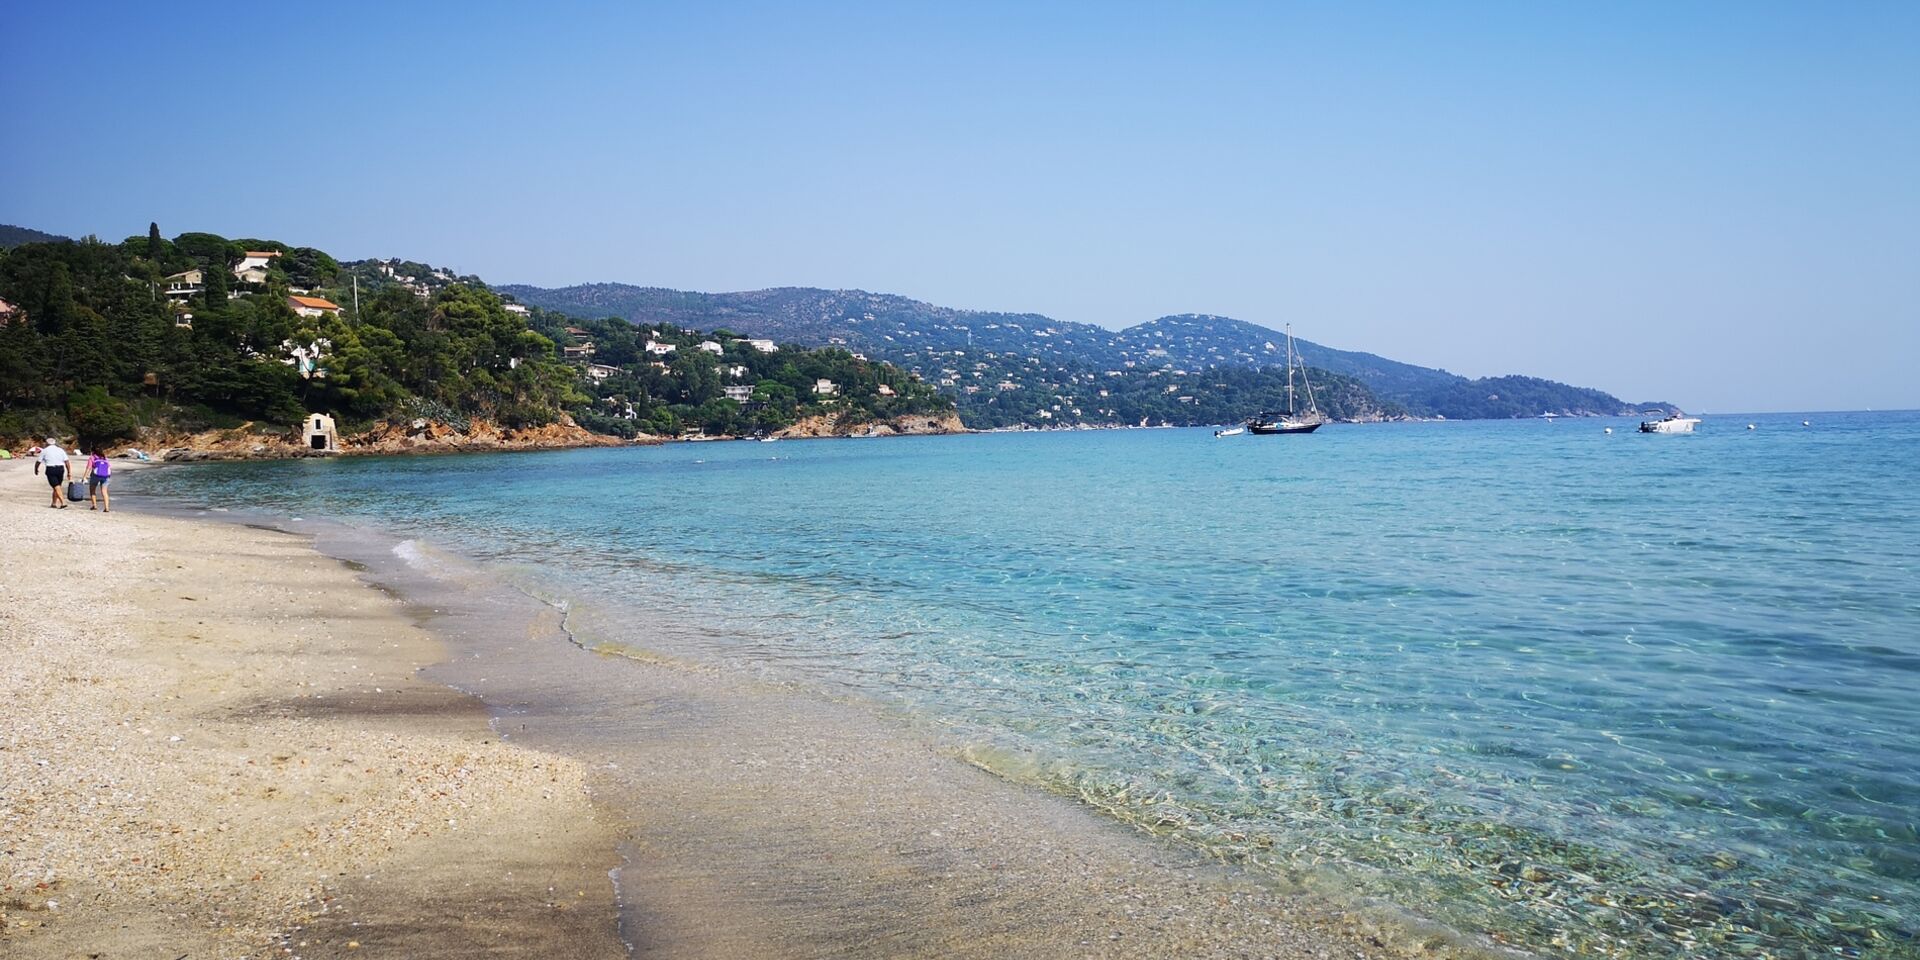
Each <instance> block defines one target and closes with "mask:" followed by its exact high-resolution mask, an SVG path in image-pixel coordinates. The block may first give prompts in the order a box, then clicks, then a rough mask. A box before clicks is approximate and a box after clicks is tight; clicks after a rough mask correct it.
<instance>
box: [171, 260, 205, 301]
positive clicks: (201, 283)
mask: <svg viewBox="0 0 1920 960" xmlns="http://www.w3.org/2000/svg"><path fill="white" fill-rule="evenodd" d="M206 289H207V275H206V274H205V273H202V272H201V271H200V269H199V268H197V267H196V268H194V269H192V270H182V271H180V272H179V273H176V274H174V275H172V276H170V277H168V278H167V299H169V300H187V299H191V298H193V297H197V296H199V295H200V294H201V293H203V292H205V291H206Z"/></svg>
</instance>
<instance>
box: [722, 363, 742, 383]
mask: <svg viewBox="0 0 1920 960" xmlns="http://www.w3.org/2000/svg"><path fill="white" fill-rule="evenodd" d="M721 369H722V370H723V371H724V372H725V373H726V375H727V376H729V377H732V378H734V379H735V380H738V379H740V378H741V377H744V376H746V375H747V368H746V367H745V366H743V365H741V364H738V363H736V364H732V365H729V366H726V367H722V368H721Z"/></svg>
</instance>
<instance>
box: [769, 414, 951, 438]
mask: <svg viewBox="0 0 1920 960" xmlns="http://www.w3.org/2000/svg"><path fill="white" fill-rule="evenodd" d="M968 432H970V431H969V430H968V429H967V427H966V425H965V424H963V423H961V422H960V415H959V414H957V413H954V412H952V411H948V412H946V413H916V414H909V415H906V416H900V417H893V418H891V419H885V420H871V421H858V422H855V421H851V420H849V419H847V418H845V417H844V416H837V415H821V416H814V417H806V418H803V419H801V420H800V421H798V422H796V423H794V425H793V426H790V427H787V428H786V429H784V430H781V431H779V432H778V433H775V434H774V436H776V437H791V438H802V437H856V436H868V437H893V436H906V435H934V434H946V433H968Z"/></svg>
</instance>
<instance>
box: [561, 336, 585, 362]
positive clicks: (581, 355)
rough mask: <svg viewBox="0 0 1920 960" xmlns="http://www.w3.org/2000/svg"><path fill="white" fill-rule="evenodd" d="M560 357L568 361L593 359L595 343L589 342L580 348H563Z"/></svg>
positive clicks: (580, 345)
mask: <svg viewBox="0 0 1920 960" xmlns="http://www.w3.org/2000/svg"><path fill="white" fill-rule="evenodd" d="M560 356H562V357H564V358H565V359H568V360H590V359H592V358H593V341H592V340H588V341H587V342H585V343H582V344H579V345H578V346H571V347H561V348H560Z"/></svg>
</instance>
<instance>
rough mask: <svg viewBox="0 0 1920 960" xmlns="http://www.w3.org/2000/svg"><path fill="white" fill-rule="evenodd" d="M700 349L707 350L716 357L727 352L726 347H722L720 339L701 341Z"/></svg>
mask: <svg viewBox="0 0 1920 960" xmlns="http://www.w3.org/2000/svg"><path fill="white" fill-rule="evenodd" d="M700 349H702V350H705V351H706V352H708V353H711V354H713V355H714V356H716V357H717V356H719V355H720V354H722V353H724V352H725V348H723V347H721V346H720V343H719V341H717V340H702V341H700Z"/></svg>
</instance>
